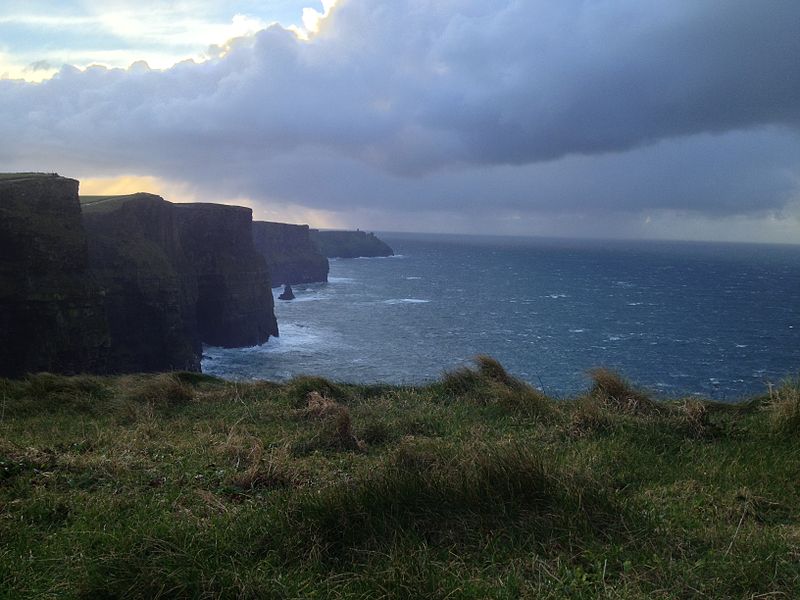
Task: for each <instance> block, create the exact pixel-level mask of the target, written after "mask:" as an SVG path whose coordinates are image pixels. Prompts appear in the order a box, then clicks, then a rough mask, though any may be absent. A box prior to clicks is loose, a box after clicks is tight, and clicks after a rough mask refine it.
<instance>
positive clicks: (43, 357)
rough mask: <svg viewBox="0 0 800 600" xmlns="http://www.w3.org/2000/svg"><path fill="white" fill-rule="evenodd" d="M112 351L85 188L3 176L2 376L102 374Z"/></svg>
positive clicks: (29, 176) (0, 222) (48, 178)
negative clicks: (85, 212)
mask: <svg viewBox="0 0 800 600" xmlns="http://www.w3.org/2000/svg"><path fill="white" fill-rule="evenodd" d="M109 344H110V339H109V334H108V324H107V320H106V316H105V312H104V305H103V299H102V297H101V296H100V290H99V287H98V286H97V285H96V284H95V282H94V280H93V278H92V277H91V276H90V274H89V271H88V254H87V242H86V235H85V233H84V230H83V226H82V225H81V210H80V204H79V202H78V182H77V181H75V180H72V179H65V178H63V177H56V176H53V175H42V174H24V175H0V375H3V376H10V377H17V376H20V375H23V374H24V373H26V372H30V371H52V372H58V373H80V372H103V371H104V370H105V368H106V364H105V361H106V356H107V349H108V347H109Z"/></svg>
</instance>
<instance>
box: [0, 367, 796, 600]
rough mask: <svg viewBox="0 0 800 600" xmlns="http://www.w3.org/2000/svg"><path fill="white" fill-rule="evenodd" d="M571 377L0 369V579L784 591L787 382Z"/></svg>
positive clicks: (25, 584) (789, 500)
mask: <svg viewBox="0 0 800 600" xmlns="http://www.w3.org/2000/svg"><path fill="white" fill-rule="evenodd" d="M592 378H593V379H592V382H591V385H590V386H589V388H588V389H587V390H586V392H584V393H582V394H579V395H578V396H576V397H572V398H567V399H562V400H560V401H555V400H553V399H551V398H548V397H547V396H545V395H544V394H542V393H541V392H540V391H538V390H535V389H532V388H530V387H529V386H527V385H526V384H524V383H522V382H520V381H518V380H517V379H515V378H514V377H513V376H511V375H510V374H508V373H507V372H506V371H505V369H503V367H502V365H500V364H499V363H497V361H494V360H492V359H490V358H488V357H480V358H478V359H477V362H476V365H475V367H471V368H463V369H459V370H456V371H453V372H450V373H447V374H445V375H444V376H443V377H442V379H441V380H440V381H437V382H434V383H432V384H430V385H427V386H421V387H394V386H386V385H372V386H363V385H349V384H345V383H338V382H331V381H327V380H325V379H322V378H319V377H298V378H295V379H294V380H292V381H290V382H288V383H286V384H275V383H270V382H254V383H233V382H227V381H223V380H219V379H215V378H212V377H207V376H203V375H198V374H192V373H173V374H166V375H133V376H124V377H113V378H108V377H73V378H66V377H59V376H53V375H47V374H41V375H34V376H30V377H28V378H27V379H25V380H20V381H11V380H0V395H1V396H2V398H3V399H4V400H3V420H2V426H3V432H4V435H3V437H2V439H0V504H2V506H4V507H5V516H6V518H4V519H0V539H3V542H4V548H5V551H4V552H3V553H0V573H2V575H0V593H2V594H4V595H8V596H13V597H22V598H24V597H42V596H47V595H54V594H57V593H58V592H59V591H63V590H66V589H68V590H71V591H73V592H74V594H75V595H76V596H81V597H94V596H97V595H104V596H115V597H117V596H124V597H131V598H149V597H154V596H158V595H164V593H165V590H169V595H171V596H175V597H209V598H223V597H242V596H247V597H338V598H364V597H408V598H412V597H415V598H418V597H440V598H444V597H451V598H452V597H459V598H517V597H531V598H564V597H570V598H587V599H588V598H597V597H601V596H602V597H620V598H642V599H644V598H652V597H689V596H695V595H702V596H704V597H710V598H731V597H737V598H743V597H758V596H761V595H765V594H767V595H774V596H778V597H787V598H791V597H796V596H797V595H798V594H800V567H798V563H797V561H796V560H795V557H796V555H797V552H798V550H800V538H798V535H797V531H798V527H800V511H798V507H799V506H800V490H799V489H798V487H797V486H796V485H795V483H796V475H797V473H798V470H800V455H798V453H797V451H796V450H797V448H796V436H797V433H798V425H797V423H798V419H797V415H798V414H800V410H798V406H800V402H799V401H798V398H800V393H799V392H798V382H797V381H796V380H795V381H787V382H785V383H783V384H781V385H779V386H777V387H773V388H772V389H771V390H768V391H767V393H765V394H764V395H763V396H761V397H757V398H752V399H750V400H749V401H747V402H743V403H740V404H736V405H722V404H718V403H714V402H710V401H707V400H705V399H703V398H698V397H693V398H686V399H673V400H657V399H654V398H653V397H652V396H651V395H650V394H648V393H647V392H646V391H642V390H639V389H637V388H636V387H635V386H634V385H631V384H630V383H629V382H627V381H626V380H625V379H624V378H622V377H620V376H619V375H617V374H615V373H612V372H609V371H596V372H594V373H593V374H592ZM645 406H646V407H648V408H647V410H641V409H640V407H645ZM532 407H535V408H533V409H532ZM20 525H22V526H20ZM55 563H57V564H59V565H60V566H61V567H60V568H59V569H53V568H52V565H53V564H55Z"/></svg>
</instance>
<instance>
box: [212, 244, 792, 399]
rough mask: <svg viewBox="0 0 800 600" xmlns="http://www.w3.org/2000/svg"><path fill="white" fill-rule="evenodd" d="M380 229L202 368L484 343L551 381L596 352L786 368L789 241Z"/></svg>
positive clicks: (525, 372)
mask: <svg viewBox="0 0 800 600" xmlns="http://www.w3.org/2000/svg"><path fill="white" fill-rule="evenodd" d="M381 237H382V239H384V240H385V241H386V242H387V243H389V245H391V246H392V247H393V248H394V250H395V252H396V253H397V256H395V257H391V258H372V259H338V260H333V261H331V272H330V282H329V283H327V284H314V285H299V286H295V290H294V291H295V293H296V295H297V299H296V300H294V301H291V302H283V301H279V300H276V310H275V311H276V314H277V317H278V324H279V328H280V331H281V336H280V338H278V339H270V341H269V343H267V344H265V345H264V346H262V347H258V348H249V349H239V350H224V349H220V348H206V349H205V358H204V360H203V370H204V371H205V372H207V373H210V374H213V375H219V376H223V377H226V378H235V379H271V380H284V379H286V378H289V377H291V376H293V375H296V374H300V373H311V374H317V375H322V376H326V377H329V378H333V379H336V380H343V381H349V382H390V383H400V384H419V383H423V382H426V381H430V380H432V379H435V378H437V377H439V376H440V375H441V374H442V373H443V371H445V370H447V369H452V368H454V367H457V366H459V365H462V364H464V363H466V362H468V361H469V360H470V358H471V357H473V356H475V355H477V354H489V355H491V356H494V357H495V358H497V359H499V360H500V361H501V362H502V363H503V364H504V365H505V367H506V368H507V369H508V370H509V371H510V372H512V373H513V374H515V375H517V376H518V377H520V378H522V379H524V380H527V381H528V382H530V383H532V384H533V385H535V386H536V387H540V388H543V389H544V390H545V391H546V392H548V393H550V394H553V395H558V396H564V395H571V394H574V393H576V392H579V391H581V390H584V389H586V388H587V386H588V378H587V375H586V372H587V370H588V369H590V368H592V367H596V366H606V367H611V368H614V369H616V370H619V371H620V372H622V373H623V374H624V375H625V376H627V377H628V378H629V379H631V380H632V381H634V382H635V383H636V384H638V385H640V386H643V387H646V388H649V389H651V390H652V391H654V392H655V393H657V394H661V395H664V396H679V395H686V394H703V395H705V396H707V397H711V398H714V399H718V400H735V399H737V398H740V397H743V396H745V395H748V394H752V393H758V392H763V391H764V390H765V389H766V385H767V383H768V382H773V383H775V382H779V381H780V380H781V379H783V378H785V377H786V376H789V375H793V374H798V373H800V246H769V245H751V244H716V243H713V244H712V243H688V242H627V241H626V242H621V241H613V242H607V241H585V240H583V241H575V240H545V239H521V238H505V237H503V238H500V237H477V236H476V237H464V236H444V235H440V236H430V235H408V234H382V235H381ZM273 291H274V293H275V296H276V297H277V294H278V292H279V290H273Z"/></svg>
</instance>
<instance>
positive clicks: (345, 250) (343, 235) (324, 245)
mask: <svg viewBox="0 0 800 600" xmlns="http://www.w3.org/2000/svg"><path fill="white" fill-rule="evenodd" d="M311 239H312V241H313V242H314V244H316V246H317V248H319V251H320V252H321V253H322V255H323V256H327V257H328V258H358V257H360V256H366V257H372V256H393V255H394V251H393V250H392V249H391V248H390V247H389V246H388V245H387V244H386V243H385V242H383V241H382V240H380V239H378V237H377V236H376V235H375V234H374V233H367V232H365V231H319V230H317V229H312V230H311Z"/></svg>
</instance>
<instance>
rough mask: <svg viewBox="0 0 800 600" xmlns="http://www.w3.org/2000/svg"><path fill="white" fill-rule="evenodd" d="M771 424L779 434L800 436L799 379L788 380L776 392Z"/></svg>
mask: <svg viewBox="0 0 800 600" xmlns="http://www.w3.org/2000/svg"><path fill="white" fill-rule="evenodd" d="M771 409H772V422H773V426H774V427H775V430H776V431H778V432H779V433H783V434H787V435H793V436H795V437H797V436H798V435H800V379H789V380H787V381H784V382H783V384H781V386H780V387H779V388H778V389H777V390H776V392H775V398H774V400H773V402H772V406H771Z"/></svg>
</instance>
